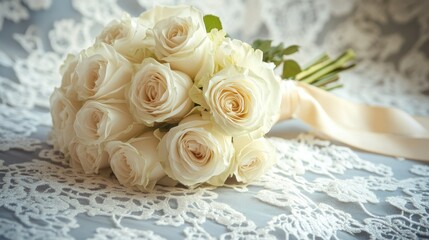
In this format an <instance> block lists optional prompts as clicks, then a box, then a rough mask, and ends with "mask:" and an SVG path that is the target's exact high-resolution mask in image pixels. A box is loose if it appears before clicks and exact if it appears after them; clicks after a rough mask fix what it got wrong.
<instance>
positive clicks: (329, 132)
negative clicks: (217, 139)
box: [279, 81, 429, 161]
mask: <svg viewBox="0 0 429 240" xmlns="http://www.w3.org/2000/svg"><path fill="white" fill-rule="evenodd" d="M282 91H283V98H282V103H281V109H280V118H279V120H280V121H281V120H287V119H290V118H297V119H300V120H302V121H303V122H305V123H307V124H308V125H310V126H311V127H312V128H314V129H315V130H317V131H319V132H321V133H322V134H324V135H326V136H328V137H329V138H332V139H335V140H337V141H339V142H343V143H345V144H348V145H350V146H353V147H356V148H359V149H363V150H366V151H370V152H374V153H380V154H384V155H390V156H395V157H404V158H409V159H415V160H421V161H429V119H428V118H420V117H419V118H415V117H412V116H410V115H409V114H407V113H405V112H403V111H400V110H398V109H393V108H385V107H375V106H366V105H362V104H356V103H352V102H349V101H347V100H344V99H342V98H339V97H337V96H335V95H333V94H331V93H329V92H326V91H324V90H322V89H319V88H317V87H314V86H311V85H308V84H305V83H301V82H297V81H284V82H282Z"/></svg>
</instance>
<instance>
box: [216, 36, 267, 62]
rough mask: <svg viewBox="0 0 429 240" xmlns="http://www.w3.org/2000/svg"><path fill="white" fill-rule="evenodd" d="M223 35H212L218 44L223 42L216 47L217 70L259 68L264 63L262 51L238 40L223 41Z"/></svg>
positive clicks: (225, 39)
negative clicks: (235, 67) (234, 67)
mask: <svg viewBox="0 0 429 240" xmlns="http://www.w3.org/2000/svg"><path fill="white" fill-rule="evenodd" d="M222 34H223V32H219V33H217V32H213V33H211V35H213V37H216V38H217V39H218V40H217V42H219V41H220V40H222V41H221V42H220V44H219V43H218V46H217V47H216V54H215V65H216V69H218V70H221V69H223V68H225V67H228V66H237V67H242V68H254V67H255V66H258V68H259V66H260V65H261V63H263V61H262V59H263V52H262V51H261V50H259V49H256V50H255V49H253V48H252V46H250V45H249V44H248V43H246V42H243V41H240V40H238V39H231V38H224V39H222V38H221V37H222ZM213 37H212V38H213ZM264 64H266V63H264Z"/></svg>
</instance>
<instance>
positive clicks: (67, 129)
mask: <svg viewBox="0 0 429 240" xmlns="http://www.w3.org/2000/svg"><path fill="white" fill-rule="evenodd" d="M50 103H51V116H52V127H53V135H52V137H53V142H54V147H55V149H58V150H59V151H61V152H62V153H64V154H65V155H66V156H67V155H68V148H67V147H68V145H69V143H70V141H71V139H72V138H73V137H74V136H75V133H74V128H73V124H74V121H75V119H76V113H77V111H78V110H79V108H80V107H81V104H80V103H79V102H76V101H71V100H70V99H68V98H66V97H65V94H64V92H63V91H62V90H61V89H55V90H54V92H53V93H52V95H51V98H50Z"/></svg>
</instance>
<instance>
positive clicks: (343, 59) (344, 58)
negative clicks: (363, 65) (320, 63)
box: [300, 49, 355, 84]
mask: <svg viewBox="0 0 429 240" xmlns="http://www.w3.org/2000/svg"><path fill="white" fill-rule="evenodd" d="M354 57H355V53H354V52H353V51H352V50H350V49H349V50H347V51H346V52H345V53H344V54H342V55H341V56H339V57H338V58H337V59H335V60H334V61H333V62H331V63H330V64H328V65H326V66H325V67H323V68H319V71H317V72H314V73H313V74H312V75H310V76H308V77H307V78H305V79H301V80H300V81H303V82H305V83H309V84H312V83H313V82H315V81H317V79H319V78H320V77H322V76H324V75H326V74H328V73H330V72H332V71H334V70H336V69H339V68H343V65H344V64H345V63H347V62H348V61H349V60H351V59H353V58H354Z"/></svg>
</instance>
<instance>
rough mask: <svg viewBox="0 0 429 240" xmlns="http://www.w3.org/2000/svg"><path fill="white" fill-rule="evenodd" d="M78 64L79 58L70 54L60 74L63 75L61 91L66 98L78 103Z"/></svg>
mask: <svg viewBox="0 0 429 240" xmlns="http://www.w3.org/2000/svg"><path fill="white" fill-rule="evenodd" d="M77 62H78V57H77V56H75V55H72V54H68V55H67V57H66V59H65V60H64V63H63V64H62V65H61V67H60V73H61V75H62V79H61V86H60V89H61V90H62V91H63V93H64V96H65V97H66V98H68V99H69V100H71V101H78V100H77V92H76V88H75V85H76V84H77V76H76V74H75V72H76V65H77Z"/></svg>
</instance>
